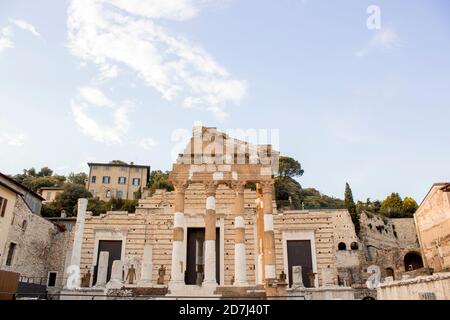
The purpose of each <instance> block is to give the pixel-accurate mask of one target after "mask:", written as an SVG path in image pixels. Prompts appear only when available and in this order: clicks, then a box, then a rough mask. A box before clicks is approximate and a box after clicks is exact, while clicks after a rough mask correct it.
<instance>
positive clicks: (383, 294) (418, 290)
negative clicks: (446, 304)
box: [377, 273, 450, 300]
mask: <svg viewBox="0 0 450 320" xmlns="http://www.w3.org/2000/svg"><path fill="white" fill-rule="evenodd" d="M377 296H378V299H379V300H450V273H435V274H433V275H431V276H420V277H416V278H413V279H405V280H400V281H392V282H386V283H382V284H380V286H379V287H378V288H377Z"/></svg>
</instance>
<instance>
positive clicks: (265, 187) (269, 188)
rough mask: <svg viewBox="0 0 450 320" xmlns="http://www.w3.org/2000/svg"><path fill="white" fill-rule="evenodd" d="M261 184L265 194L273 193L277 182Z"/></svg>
mask: <svg viewBox="0 0 450 320" xmlns="http://www.w3.org/2000/svg"><path fill="white" fill-rule="evenodd" d="M259 184H260V185H261V188H262V192H263V194H266V193H272V192H273V186H274V184H275V182H274V181H273V180H269V181H260V182H259Z"/></svg>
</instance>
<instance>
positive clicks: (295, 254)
mask: <svg viewBox="0 0 450 320" xmlns="http://www.w3.org/2000/svg"><path fill="white" fill-rule="evenodd" d="M287 251H288V252H287V254H288V268H289V287H292V284H293V281H292V267H296V266H301V267H302V278H303V284H304V285H305V287H307V288H311V287H312V286H311V284H310V281H309V274H310V272H313V263H312V253H311V241H309V240H292V241H287Z"/></svg>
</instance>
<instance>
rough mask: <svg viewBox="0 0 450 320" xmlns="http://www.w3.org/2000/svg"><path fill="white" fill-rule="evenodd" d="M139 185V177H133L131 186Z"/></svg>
mask: <svg viewBox="0 0 450 320" xmlns="http://www.w3.org/2000/svg"><path fill="white" fill-rule="evenodd" d="M140 185H141V179H139V178H134V179H133V186H140Z"/></svg>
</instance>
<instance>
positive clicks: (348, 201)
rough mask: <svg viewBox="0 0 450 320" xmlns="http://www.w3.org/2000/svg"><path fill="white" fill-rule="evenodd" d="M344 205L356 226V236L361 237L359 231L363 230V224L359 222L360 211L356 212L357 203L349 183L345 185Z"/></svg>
mask: <svg viewBox="0 0 450 320" xmlns="http://www.w3.org/2000/svg"><path fill="white" fill-rule="evenodd" d="M344 203H345V207H346V208H347V210H348V212H349V213H350V216H351V217H352V221H353V224H354V225H355V231H356V234H357V235H359V231H360V229H361V224H360V221H359V220H360V215H359V213H358V210H356V205H355V201H354V200H353V193H352V189H351V188H350V185H349V184H348V182H347V183H346V184H345V192H344Z"/></svg>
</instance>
